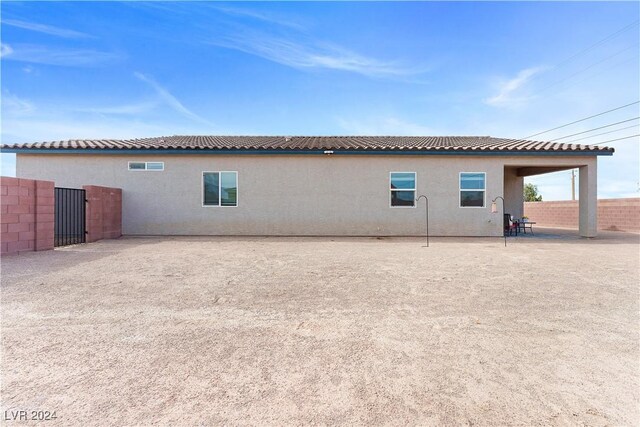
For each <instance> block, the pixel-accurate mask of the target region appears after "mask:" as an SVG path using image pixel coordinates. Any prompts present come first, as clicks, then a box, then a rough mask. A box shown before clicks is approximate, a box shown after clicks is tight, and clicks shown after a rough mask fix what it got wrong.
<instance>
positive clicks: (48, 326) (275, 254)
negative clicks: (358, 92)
mask: <svg viewBox="0 0 640 427" xmlns="http://www.w3.org/2000/svg"><path fill="white" fill-rule="evenodd" d="M422 245H423V241H422V240H421V239H417V238H416V239H412V238H384V239H375V238H333V239H332V238H258V237H256V238H191V237H177V238H122V239H119V240H111V241H102V242H98V243H92V244H87V245H78V246H74V247H67V248H63V249H58V250H55V251H49V252H40V253H27V254H22V255H19V256H8V257H5V258H4V259H3V263H2V280H1V290H2V301H1V308H2V328H1V332H2V396H1V403H2V411H3V412H2V414H3V418H4V417H6V415H7V414H6V413H5V412H4V411H11V410H20V409H24V410H46V411H56V416H57V419H56V420H55V422H52V423H48V424H47V423H44V424H43V425H59V424H63V425H83V426H89V425H152V424H155V425H212V424H234V425H236V424H237V425H256V424H260V425H299V424H360V425H371V424H376V425H377V424H386V425H401V424H412V425H417V424H419V425H500V426H502V425H589V426H605V425H607V426H613V425H616V426H617V425H629V426H631V425H638V424H640V409H639V408H640V402H639V399H640V396H639V395H640V392H639V390H640V373H639V360H640V347H639V342H640V340H639V325H640V319H639V313H640V285H639V275H640V265H639V264H640V258H639V248H640V237H639V236H638V235H634V234H625V233H611V232H609V233H602V234H601V237H599V238H598V239H595V240H587V239H580V238H577V237H573V236H569V235H567V234H566V232H559V231H557V230H546V232H545V233H543V234H541V235H539V236H537V237H530V236H529V237H521V238H518V239H510V241H509V246H508V247H507V248H505V247H504V246H503V244H502V241H501V240H500V239H496V238H468V239H463V238H435V239H432V241H431V247H430V248H425V247H422ZM5 424H11V425H18V424H24V425H34V422H31V421H30V422H28V423H14V422H8V421H5Z"/></svg>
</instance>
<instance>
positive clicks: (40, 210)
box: [0, 176, 55, 255]
mask: <svg viewBox="0 0 640 427" xmlns="http://www.w3.org/2000/svg"><path fill="white" fill-rule="evenodd" d="M53 188H54V183H53V182H51V181H40V180H33V179H21V178H11V177H4V176H3V177H0V207H1V211H0V223H1V224H0V226H1V230H0V247H1V249H0V252H1V253H2V254H3V255H4V254H11V253H19V252H26V251H42V250H47V249H53V233H54V204H55V200H54V193H53Z"/></svg>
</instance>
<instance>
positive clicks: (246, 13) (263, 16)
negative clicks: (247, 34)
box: [212, 5, 304, 30]
mask: <svg viewBox="0 0 640 427" xmlns="http://www.w3.org/2000/svg"><path fill="white" fill-rule="evenodd" d="M212 7H213V8H214V9H215V10H217V11H220V12H223V13H226V14H227V15H233V16H243V17H247V18H252V19H256V20H259V21H263V22H267V23H269V24H276V25H280V26H283V27H289V28H293V29H295V30H304V26H303V25H301V24H299V23H297V22H295V21H293V20H291V19H287V18H284V17H281V16H276V15H274V14H272V13H265V12H262V11H257V10H254V9H249V8H237V7H229V6H218V5H214V6H212Z"/></svg>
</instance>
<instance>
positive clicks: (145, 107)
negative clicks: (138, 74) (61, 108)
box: [74, 101, 158, 115]
mask: <svg viewBox="0 0 640 427" xmlns="http://www.w3.org/2000/svg"><path fill="white" fill-rule="evenodd" d="M157 107H158V102H155V101H149V102H139V103H131V104H122V105H115V106H110V107H86V108H76V109H74V110H75V111H80V112H84V113H94V114H115V115H128V114H142V113H146V112H149V111H152V110H154V109H155V108H157Z"/></svg>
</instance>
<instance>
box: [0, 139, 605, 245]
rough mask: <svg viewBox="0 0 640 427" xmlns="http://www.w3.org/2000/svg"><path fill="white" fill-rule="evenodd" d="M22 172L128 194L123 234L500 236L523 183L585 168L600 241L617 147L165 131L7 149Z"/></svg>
mask: <svg viewBox="0 0 640 427" xmlns="http://www.w3.org/2000/svg"><path fill="white" fill-rule="evenodd" d="M2 151H3V152H5V153H16V154H17V176H18V177H20V178H32V179H44V180H52V181H55V183H56V186H59V187H71V188H74V187H75V188H79V187H80V186H81V185H84V184H88V183H89V184H93V185H102V186H109V187H119V188H122V191H123V196H122V197H123V233H124V234H129V235H350V236H374V235H375V236H378V235H388V236H404V235H422V234H424V232H425V224H424V217H425V202H424V199H422V200H421V201H420V202H416V198H417V197H418V196H419V195H426V196H427V197H428V198H429V215H430V232H431V234H432V235H440V236H499V235H501V234H502V222H503V219H502V216H501V215H500V212H501V206H500V203H501V201H500V200H498V201H497V203H498V209H499V213H498V214H496V213H492V212H491V201H492V200H493V199H495V198H496V197H497V196H504V211H505V212H506V213H510V214H512V215H514V216H515V217H520V216H522V210H523V178H524V177H526V176H530V175H536V174H542V173H547V172H554V171H560V170H565V169H572V168H578V169H579V171H580V189H579V190H580V192H579V195H580V234H581V235H582V236H586V237H593V236H595V235H596V224H597V222H596V215H597V210H596V196H597V191H596V188H597V185H596V181H597V176H596V174H597V156H599V155H607V156H608V155H612V154H613V151H614V150H613V149H612V148H609V147H598V146H588V145H576V144H560V143H555V142H539V141H527V140H512V139H502V138H492V137H475V136H473V137H468V136H438V137H426V136H425V137H417V136H416V137H401V136H317V137H314V136H299V137H285V136H170V137H158V138H144V139H130V140H69V141H59V142H42V143H30V144H16V145H6V144H5V145H3V146H2Z"/></svg>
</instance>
